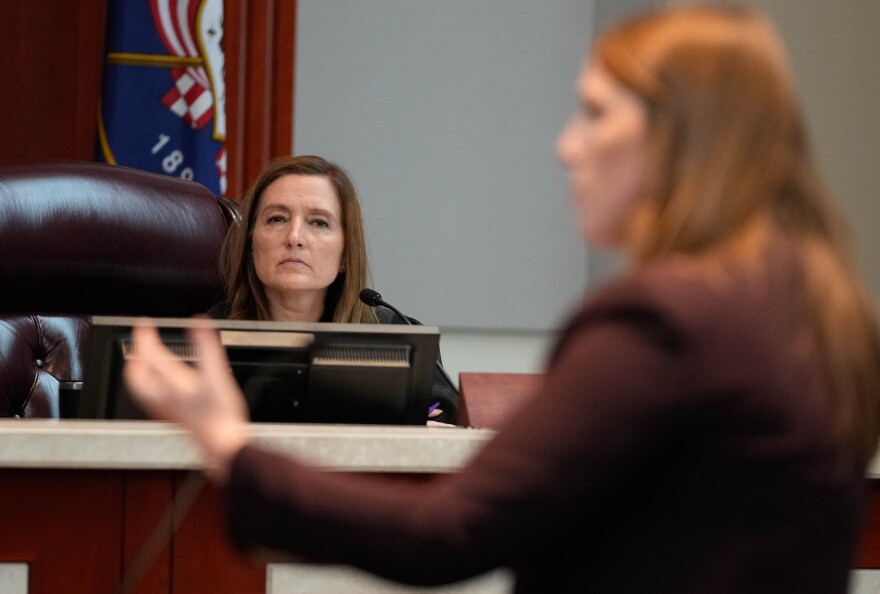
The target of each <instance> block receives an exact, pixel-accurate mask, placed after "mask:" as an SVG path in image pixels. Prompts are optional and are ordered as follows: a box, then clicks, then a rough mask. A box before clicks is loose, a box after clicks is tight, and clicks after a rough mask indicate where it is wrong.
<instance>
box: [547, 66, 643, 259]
mask: <svg viewBox="0 0 880 594" xmlns="http://www.w3.org/2000/svg"><path fill="white" fill-rule="evenodd" d="M577 94H578V100H579V103H580V108H579V110H578V112H577V113H576V114H574V116H572V118H571V120H570V121H569V122H568V124H567V125H566V127H565V129H564V130H563V131H562V133H561V134H560V135H559V139H558V141H557V152H558V154H559V157H560V159H561V160H562V162H563V163H564V164H565V166H566V168H567V170H568V179H569V191H570V193H571V198H572V201H573V203H574V208H575V213H576V217H577V221H578V224H579V227H580V232H581V235H582V236H583V237H584V239H585V241H587V242H589V243H591V244H593V245H598V246H602V247H611V248H616V247H623V246H624V245H625V242H626V239H627V233H628V230H629V227H630V224H631V223H632V219H633V215H634V212H635V207H636V205H637V204H638V203H639V201H640V199H642V197H643V194H644V188H645V177H646V169H647V163H646V159H647V126H648V121H647V111H646V108H645V106H644V104H643V102H642V99H641V98H640V97H639V96H638V95H636V94H635V93H633V92H632V91H630V90H629V89H627V88H626V87H624V86H623V85H621V84H620V83H618V82H617V81H616V80H615V79H614V78H613V77H612V76H611V75H610V74H608V73H607V72H606V71H605V70H603V69H602V68H601V67H600V66H598V65H589V66H587V67H586V68H585V69H584V71H583V73H582V74H581V76H580V78H579V79H578V82H577Z"/></svg>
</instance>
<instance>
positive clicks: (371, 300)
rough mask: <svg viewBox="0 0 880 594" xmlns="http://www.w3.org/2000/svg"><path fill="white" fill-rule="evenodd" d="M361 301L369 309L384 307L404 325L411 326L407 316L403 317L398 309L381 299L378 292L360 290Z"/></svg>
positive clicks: (411, 323)
mask: <svg viewBox="0 0 880 594" xmlns="http://www.w3.org/2000/svg"><path fill="white" fill-rule="evenodd" d="M360 298H361V301H363V302H364V303H365V304H367V305H369V306H370V307H384V308H386V309H390V310H391V311H393V312H394V313H395V314H396V315H397V316H398V317H400V318H401V319H402V320H403V321H404V323H406V324H409V325H410V326H412V325H413V321H412V320H410V319H409V318H408V317H407V316H405V315H403V312H401V311H400V310H399V309H397V308H396V307H394V306H393V305H391V304H390V303H388V302H387V301H385V300H384V299H382V295H380V294H379V291H374V290H373V289H361V292H360Z"/></svg>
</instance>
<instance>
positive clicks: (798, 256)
mask: <svg viewBox="0 0 880 594" xmlns="http://www.w3.org/2000/svg"><path fill="white" fill-rule="evenodd" d="M592 59H593V60H594V61H596V63H598V64H600V65H602V66H603V67H604V68H605V69H606V70H607V71H608V72H610V73H611V74H612V75H613V76H614V77H616V78H617V79H618V80H619V81H620V82H621V83H622V84H623V85H625V86H626V87H628V88H629V89H631V90H633V91H634V92H635V93H637V94H638V95H640V96H641V97H642V98H643V100H644V101H645V104H646V106H647V109H648V114H649V122H650V124H649V143H650V150H651V151H652V152H651V157H652V158H651V163H652V166H653V167H654V170H653V171H652V175H651V177H650V179H651V182H652V185H651V186H650V193H649V196H648V199H647V201H646V205H644V206H643V207H642V208H641V211H640V213H639V215H638V216H637V218H636V223H635V224H634V229H633V233H632V236H631V245H630V247H631V251H632V253H633V254H634V259H635V261H636V263H637V265H638V264H645V263H649V262H653V261H657V260H658V259H660V258H665V257H669V256H679V255H687V256H693V258H690V259H691V260H697V261H700V260H702V261H710V260H713V259H714V260H718V258H715V256H717V255H722V256H723V257H724V258H730V259H732V260H733V261H738V262H739V263H740V264H743V265H745V266H751V268H750V269H753V270H755V271H757V273H758V275H761V274H763V275H764V276H765V277H767V276H770V275H771V272H770V270H769V267H768V265H767V264H766V262H768V261H769V260H771V258H769V257H768V256H769V255H770V254H778V253H779V252H780V251H782V252H790V253H791V254H793V259H794V261H795V262H796V268H797V274H796V275H795V278H796V282H797V283H799V285H800V287H801V288H802V290H801V291H797V290H795V291H793V293H794V294H803V295H804V296H805V297H804V299H803V302H804V303H805V310H806V312H807V315H806V317H807V318H808V322H807V324H806V336H808V340H807V342H808V343H811V346H810V348H811V349H812V350H813V351H814V352H818V353H819V354H820V357H821V359H822V360H823V361H824V367H825V369H824V371H825V376H826V378H827V382H828V384H829V389H828V392H829V394H830V395H831V398H832V403H831V409H832V411H833V431H834V433H835V435H836V436H837V438H838V439H839V440H841V442H843V443H844V444H845V446H846V447H847V448H848V451H850V452H852V453H853V454H854V455H855V457H856V459H857V460H858V461H859V462H860V463H866V462H867V461H868V459H869V458H870V456H871V454H872V453H873V452H874V450H875V448H876V446H877V439H878V430H880V403H878V399H880V340H878V331H877V321H876V319H875V313H874V309H873V306H872V304H871V301H870V299H869V298H868V296H867V292H866V291H865V289H864V287H863V283H862V281H861V280H860V278H859V275H858V273H857V271H856V268H855V265H854V263H853V259H852V257H851V255H850V253H849V247H848V240H847V235H846V233H845V231H844V229H843V228H842V221H841V217H840V215H839V213H838V212H837V210H836V209H835V207H834V206H833V204H832V203H831V201H830V200H829V198H828V197H827V195H826V192H825V190H824V189H823V187H822V185H821V183H820V182H819V179H818V175H817V173H816V168H815V167H814V164H813V161H812V157H811V154H810V149H809V147H808V143H807V139H806V133H805V130H804V124H803V120H802V117H801V115H800V108H799V105H798V101H797V99H796V96H795V90H794V84H793V82H792V76H791V74H790V69H789V67H788V64H787V59H786V56H785V52H784V49H783V47H782V44H781V42H780V40H779V36H778V34H777V33H776V32H775V30H774V29H773V27H772V26H771V25H770V23H769V22H768V21H767V20H766V19H764V18H763V17H762V16H761V15H760V14H758V13H756V12H753V11H750V10H746V9H742V8H732V7H720V6H716V7H711V6H708V5H705V6H699V7H691V8H678V9H675V8H669V9H665V10H660V11H658V12H654V13H651V14H648V15H644V16H641V17H637V18H635V19H633V20H630V21H627V22H625V23H623V24H621V25H619V26H618V27H616V28H614V29H612V30H610V31H609V32H608V33H607V34H606V35H604V36H603V37H601V38H600V39H599V40H598V41H597V43H596V45H595V46H594V48H593V54H592ZM730 246H736V247H735V248H733V249H731V248H730ZM778 297H780V298H785V295H778Z"/></svg>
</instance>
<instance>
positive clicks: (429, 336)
mask: <svg viewBox="0 0 880 594" xmlns="http://www.w3.org/2000/svg"><path fill="white" fill-rule="evenodd" d="M137 320H138V318H134V317H118V316H94V317H93V318H92V335H91V343H90V347H89V352H88V355H87V357H86V367H85V369H84V379H83V391H82V397H81V402H80V405H79V414H78V416H79V417H80V418H89V419H143V418H146V416H145V415H144V414H143V412H142V411H140V409H139V408H138V407H137V406H136V405H135V403H134V402H133V401H132V399H131V398H130V397H129V395H128V394H127V391H126V387H125V383H124V381H123V378H122V369H123V366H124V364H125V361H126V359H127V358H128V357H129V356H131V354H132V345H131V329H132V327H133V326H134V325H135V324H136V322H137ZM151 322H152V323H154V324H155V325H156V326H157V327H158V329H159V333H160V336H161V337H162V341H163V342H164V343H165V344H166V345H167V346H168V347H169V348H170V349H171V350H172V351H173V352H174V353H175V354H177V355H178V356H179V357H181V358H182V359H184V360H187V361H195V360H196V359H197V357H198V353H197V352H196V350H195V347H194V345H193V344H192V343H190V342H189V340H188V339H187V334H186V328H187V326H190V325H192V324H193V320H192V319H188V318H153V319H151ZM198 323H200V324H209V325H212V326H214V327H216V328H217V329H218V331H219V334H220V340H221V342H222V344H223V345H224V347H225V348H226V354H227V356H228V358H229V364H230V367H231V369H232V373H233V375H234V376H235V379H236V381H237V382H238V384H239V386H241V389H242V392H243V393H244V395H245V399H246V400H247V405H248V410H249V412H250V416H251V420H252V421H254V422H273V423H296V422H300V423H370V424H383V425H384V424H392V425H414V424H419V425H423V424H424V423H425V421H426V418H427V411H428V407H429V406H430V404H431V402H430V399H431V385H432V381H433V374H434V366H435V361H436V360H437V356H438V353H439V348H440V332H439V329H438V328H437V327H434V326H406V325H396V324H394V325H388V324H328V323H320V324H306V323H295V322H257V321H244V320H202V319H199V321H198Z"/></svg>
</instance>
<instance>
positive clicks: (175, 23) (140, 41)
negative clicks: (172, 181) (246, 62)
mask: <svg viewBox="0 0 880 594" xmlns="http://www.w3.org/2000/svg"><path fill="white" fill-rule="evenodd" d="M222 42H223V0H110V2H109V6H108V20H107V41H106V48H107V49H106V64H105V67H104V84H103V92H102V96H101V111H100V114H99V118H98V138H99V145H100V146H99V147H98V151H97V152H98V159H99V160H102V161H104V162H107V163H111V164H114V165H116V164H118V165H125V166H128V167H134V168H136V169H143V170H145V171H153V172H157V173H164V174H166V175H173V176H176V177H181V178H183V179H192V180H195V181H197V182H199V183H201V184H203V185H205V186H207V187H208V188H209V189H210V190H211V191H212V192H214V193H215V194H223V193H224V192H225V191H226V146H225V142H226V90H225V84H224V54H223V43H222Z"/></svg>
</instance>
